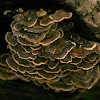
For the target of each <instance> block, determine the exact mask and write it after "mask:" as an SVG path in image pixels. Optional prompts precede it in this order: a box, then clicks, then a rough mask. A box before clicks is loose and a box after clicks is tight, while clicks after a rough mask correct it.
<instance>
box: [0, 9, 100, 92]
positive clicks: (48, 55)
mask: <svg viewBox="0 0 100 100" xmlns="http://www.w3.org/2000/svg"><path fill="white" fill-rule="evenodd" d="M71 17H72V13H71V12H67V11H65V10H63V9H60V10H56V12H55V13H54V14H49V13H48V12H47V11H45V10H43V9H40V10H39V11H36V10H27V11H23V10H21V11H19V13H18V14H16V15H15V16H14V17H13V19H14V21H12V23H11V25H10V26H11V29H12V32H8V33H7V34H6V35H5V40H6V41H7V43H8V48H9V49H10V51H11V55H10V56H8V55H6V54H5V55H2V56H0V65H1V66H0V78H1V79H7V78H8V79H16V78H20V79H22V80H24V81H26V82H30V81H33V82H34V84H36V85H39V86H40V85H42V86H44V87H45V88H47V87H48V88H51V89H54V90H55V91H57V92H59V91H72V90H75V89H76V88H86V89H90V88H91V87H92V86H93V85H94V84H95V83H96V82H97V80H98V78H99V64H98V62H99V61H100V44H99V43H97V42H94V41H88V40H85V39H84V38H83V37H80V36H79V35H74V37H73V36H72V39H71V38H70V39H69V38H66V37H65V34H66V32H65V31H64V30H63V28H62V26H60V25H59V24H60V22H61V21H62V20H65V19H70V18H71ZM66 21H67V20H66ZM62 23H64V22H62ZM66 27H67V26H66ZM73 27H74V24H73ZM68 28H69V29H67V31H68V33H70V32H71V31H70V30H71V28H72V26H71V28H70V27H69V26H68ZM4 59H6V60H5V61H3V60H4ZM2 66H4V67H2ZM8 69H9V71H8Z"/></svg>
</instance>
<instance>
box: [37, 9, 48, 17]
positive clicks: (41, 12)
mask: <svg viewBox="0 0 100 100" xmlns="http://www.w3.org/2000/svg"><path fill="white" fill-rule="evenodd" d="M46 14H47V12H46V11H45V10H43V9H42V8H41V9H40V10H39V11H37V12H36V15H37V16H38V17H42V16H45V15H46Z"/></svg>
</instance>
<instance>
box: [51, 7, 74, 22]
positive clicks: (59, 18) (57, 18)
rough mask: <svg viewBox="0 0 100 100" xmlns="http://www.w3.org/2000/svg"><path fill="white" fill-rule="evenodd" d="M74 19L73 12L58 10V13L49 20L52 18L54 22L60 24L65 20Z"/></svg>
mask: <svg viewBox="0 0 100 100" xmlns="http://www.w3.org/2000/svg"><path fill="white" fill-rule="evenodd" d="M71 17H72V13H71V12H67V11H65V10H63V9H60V10H56V12H55V13H54V14H52V15H50V16H49V18H51V19H52V20H54V21H55V22H60V21H62V20H64V19H70V18H71Z"/></svg>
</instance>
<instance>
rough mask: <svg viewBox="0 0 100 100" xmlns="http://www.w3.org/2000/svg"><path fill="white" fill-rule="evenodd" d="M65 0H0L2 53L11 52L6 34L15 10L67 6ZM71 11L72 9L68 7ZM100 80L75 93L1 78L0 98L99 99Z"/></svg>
mask: <svg viewBox="0 0 100 100" xmlns="http://www.w3.org/2000/svg"><path fill="white" fill-rule="evenodd" d="M63 2H64V0H47V1H45V0H33V1H30V0H23V1H22V0H13V1H11V0H0V53H1V54H2V53H4V52H9V50H7V43H6V41H5V34H6V33H7V32H9V31H11V29H10V23H11V22H12V20H13V19H12V16H13V15H14V10H16V9H18V8H20V7H21V8H23V9H24V10H27V9H32V8H34V9H40V8H43V9H45V10H47V9H52V11H55V10H56V9H61V8H66V9H67V7H66V6H64V4H63ZM5 10H12V12H13V13H9V14H8V16H5V15H3V12H4V11H5ZM67 10H69V11H71V9H70V8H69V9H67ZM99 84H100V82H98V83H97V84H96V85H95V86H94V87H93V88H92V89H90V90H82V89H80V90H77V91H75V92H74V93H71V92H60V93H55V92H54V91H53V90H44V89H43V88H42V87H38V86H35V85H34V84H33V83H32V82H30V83H26V82H24V81H22V80H19V79H18V80H13V81H4V80H1V79H0V100H13V99H14V100H29V99H31V100H99V92H100V86H99Z"/></svg>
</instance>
